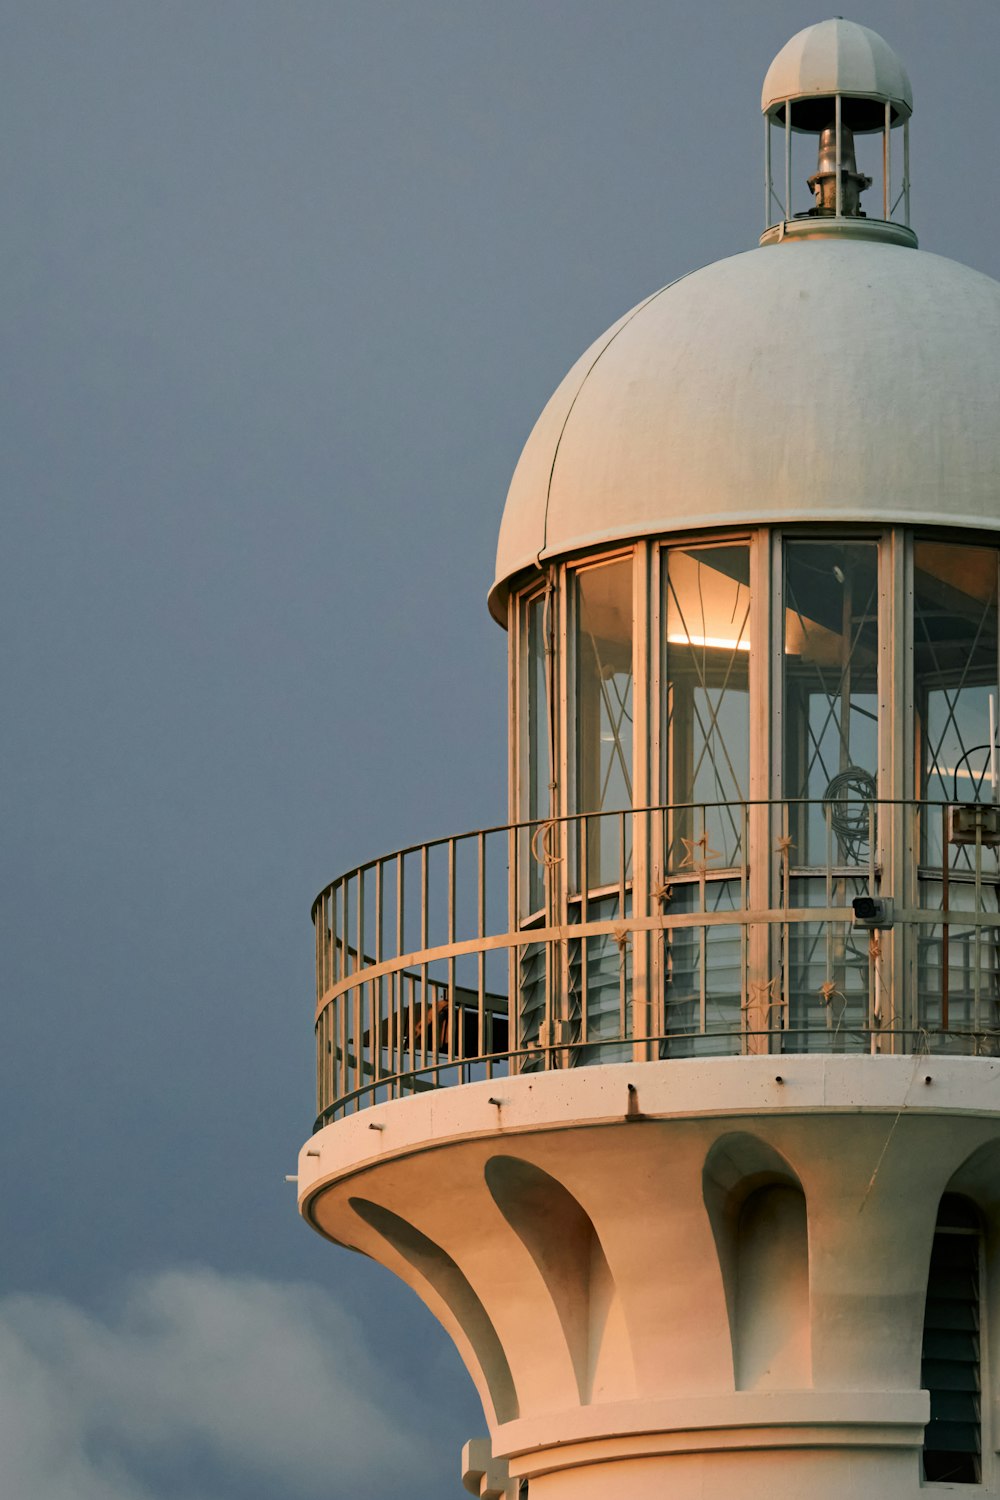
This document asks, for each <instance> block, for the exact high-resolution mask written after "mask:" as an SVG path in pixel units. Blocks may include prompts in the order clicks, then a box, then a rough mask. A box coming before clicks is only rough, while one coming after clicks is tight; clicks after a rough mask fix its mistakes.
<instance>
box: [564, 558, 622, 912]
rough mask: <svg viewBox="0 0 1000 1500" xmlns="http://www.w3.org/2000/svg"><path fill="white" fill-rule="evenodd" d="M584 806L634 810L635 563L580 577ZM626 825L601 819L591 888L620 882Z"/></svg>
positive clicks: (595, 832) (593, 845) (596, 824)
mask: <svg viewBox="0 0 1000 1500" xmlns="http://www.w3.org/2000/svg"><path fill="white" fill-rule="evenodd" d="M576 589H577V595H576V597H577V639H576V663H577V666H576V774H577V782H576V806H577V810H578V811H579V812H607V811H610V810H615V809H622V808H628V807H631V805H632V559H631V557H626V558H621V559H619V560H617V561H616V562H613V563H606V564H605V565H604V566H603V567H598V568H587V569H586V570H585V571H583V572H581V573H579V574H578V575H577V580H576ZM619 849H620V820H619V819H617V818H599V819H598V818H595V819H594V820H593V823H592V825H591V827H590V829H589V837H588V840H587V857H588V863H589V870H588V884H589V885H590V886H591V887H594V886H597V885H605V884H610V883H612V882H615V881H617V880H618V878H619V858H620V854H619Z"/></svg>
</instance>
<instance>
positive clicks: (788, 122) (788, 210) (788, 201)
mask: <svg viewBox="0 0 1000 1500" xmlns="http://www.w3.org/2000/svg"><path fill="white" fill-rule="evenodd" d="M791 217H792V101H791V99H786V100H785V218H786V219H790V218H791Z"/></svg>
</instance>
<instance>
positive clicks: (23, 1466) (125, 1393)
mask: <svg viewBox="0 0 1000 1500" xmlns="http://www.w3.org/2000/svg"><path fill="white" fill-rule="evenodd" d="M400 1394H401V1393H400V1391H399V1389H398V1387H397V1386H396V1385H395V1382H394V1381H393V1377H392V1375H391V1372H388V1371H383V1370H376V1369H375V1368H374V1367H373V1365H372V1363H371V1361H370V1360H369V1359H368V1357H367V1356H366V1353H365V1349H364V1342H363V1334H362V1332H361V1330H360V1328H359V1326H358V1324H357V1323H356V1322H355V1320H354V1319H353V1318H352V1316H351V1315H350V1314H349V1313H348V1312H346V1311H345V1310H344V1309H343V1308H342V1307H340V1306H339V1305H338V1304H337V1303H336V1302H335V1301H334V1300H333V1299H332V1298H331V1297H330V1296H329V1295H328V1294H327V1293H326V1292H324V1291H322V1290H321V1289H319V1288H318V1287H312V1286H300V1285H284V1284H279V1283H273V1282H267V1281H263V1280H260V1279H256V1278H252V1277H235V1276H222V1275H219V1274H217V1273H215V1272H212V1271H206V1270H186V1271H172V1272H168V1273H165V1274H162V1275H158V1276H153V1277H148V1278H145V1279H143V1280H137V1281H135V1282H133V1283H132V1284H131V1285H130V1286H129V1287H128V1288H127V1289H126V1291H125V1293H124V1294H123V1296H122V1298H121V1299H120V1301H119V1303H118V1304H117V1305H116V1306H115V1308H114V1309H113V1310H112V1311H111V1312H110V1313H109V1314H108V1315H107V1316H105V1317H104V1318H98V1317H95V1316H94V1315H93V1314H91V1313H87V1312H84V1311H82V1310H81V1309H79V1308H77V1307H75V1306H73V1305H72V1304H71V1303H69V1302H66V1301H64V1300H61V1299H59V1298H54V1297H41V1296H12V1297H7V1298H3V1299H0V1473H2V1476H3V1485H2V1490H3V1494H4V1495H5V1496H7V1495H9V1496H11V1497H16V1500H217V1497H218V1496H220V1495H222V1496H225V1495H228V1494H230V1493H232V1494H233V1495H236V1494H240V1495H241V1496H244V1497H247V1500H251V1497H255V1496H256V1495H257V1494H258V1493H259V1494H260V1495H261V1496H267V1497H270V1496H280V1497H281V1500H300V1497H301V1500H313V1497H317V1500H318V1497H322V1500H341V1497H343V1500H348V1497H350V1500H365V1497H373V1500H374V1497H378V1500H382V1497H386V1496H396V1495H402V1494H406V1493H414V1492H416V1491H417V1490H419V1488H420V1484H421V1481H426V1480H427V1478H428V1477H429V1475H430V1473H431V1471H433V1470H435V1469H436V1468H439V1466H440V1463H441V1455H436V1456H432V1455H431V1453H430V1451H429V1444H428V1441H427V1439H426V1438H425V1436H424V1435H423V1434H422V1433H420V1432H416V1431H413V1430H406V1428H405V1427H404V1426H403V1425H402V1424H401V1422H400V1416H399V1413H400V1411H401V1410H404V1409H409V1410H411V1411H412V1409H413V1397H412V1393H407V1400H406V1401H405V1402H403V1401H402V1400H401V1399H400ZM411 1420H412V1419H411Z"/></svg>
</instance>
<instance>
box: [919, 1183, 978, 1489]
mask: <svg viewBox="0 0 1000 1500" xmlns="http://www.w3.org/2000/svg"><path fill="white" fill-rule="evenodd" d="M980 1239H981V1231H980V1225H979V1218H978V1215H977V1214H976V1211H975V1209H974V1208H973V1206H972V1204H971V1203H968V1202H967V1201H966V1200H965V1199H964V1198H959V1197H957V1196H956V1195H955V1194H951V1193H946V1194H945V1196H944V1197H943V1198H942V1200H941V1207H940V1209H939V1210H938V1220H937V1227H936V1229H935V1231H934V1248H933V1251H932V1252H931V1268H930V1276H929V1278H928V1282H927V1307H926V1311H925V1313H924V1342H923V1360H922V1366H921V1380H922V1384H923V1386H924V1389H925V1390H928V1391H930V1396H931V1419H930V1422H929V1423H928V1424H927V1431H926V1434H925V1437H924V1477H925V1478H926V1479H930V1480H938V1481H941V1482H946V1483H951V1484H978V1483H979V1480H980V1473H981V1470H980V1416H979V1402H980V1394H979V1386H980V1375H979V1253H980Z"/></svg>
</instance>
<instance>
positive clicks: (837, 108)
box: [833, 94, 844, 219]
mask: <svg viewBox="0 0 1000 1500" xmlns="http://www.w3.org/2000/svg"><path fill="white" fill-rule="evenodd" d="M841 115H842V109H841V103H840V95H839V94H837V95H835V97H834V101H833V123H834V136H835V137H836V145H837V198H836V209H835V213H836V216H837V218H838V219H839V218H841V217H842V215H843V212H844V184H843V182H842V181H841V177H840V163H841V159H842V153H841V142H840V135H841V127H840V121H841Z"/></svg>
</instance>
